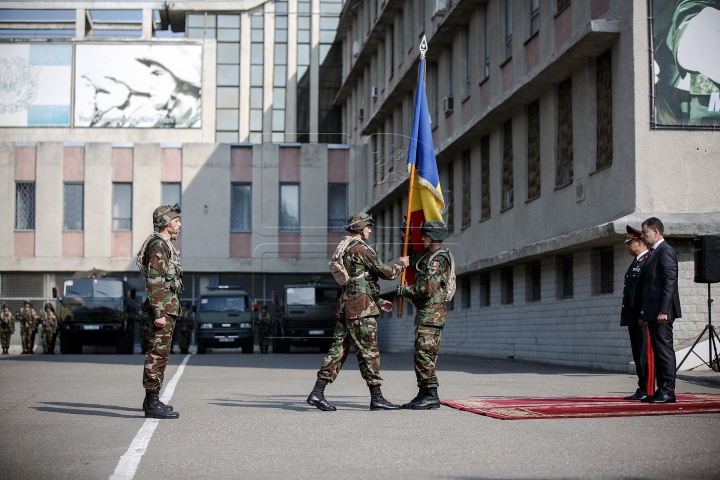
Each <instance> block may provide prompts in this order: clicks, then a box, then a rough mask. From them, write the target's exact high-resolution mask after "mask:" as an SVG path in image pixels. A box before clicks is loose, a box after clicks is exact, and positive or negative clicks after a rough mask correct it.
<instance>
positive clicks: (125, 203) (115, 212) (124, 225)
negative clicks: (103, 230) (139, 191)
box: [112, 183, 132, 231]
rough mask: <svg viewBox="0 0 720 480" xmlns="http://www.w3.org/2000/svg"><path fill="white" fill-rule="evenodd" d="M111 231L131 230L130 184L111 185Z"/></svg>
mask: <svg viewBox="0 0 720 480" xmlns="http://www.w3.org/2000/svg"><path fill="white" fill-rule="evenodd" d="M112 229H113V231H127V230H132V183H113V200H112Z"/></svg>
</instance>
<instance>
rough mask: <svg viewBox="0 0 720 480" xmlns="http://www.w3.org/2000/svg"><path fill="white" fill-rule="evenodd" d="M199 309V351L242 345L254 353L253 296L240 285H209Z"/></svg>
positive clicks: (201, 299) (244, 350)
mask: <svg viewBox="0 0 720 480" xmlns="http://www.w3.org/2000/svg"><path fill="white" fill-rule="evenodd" d="M205 288H206V291H205V292H203V293H202V294H201V295H200V299H199V301H198V303H197V307H196V312H195V322H196V329H195V341H196V343H197V353H199V354H204V353H207V349H208V348H237V347H241V348H242V353H253V348H254V343H255V342H254V337H253V321H252V311H251V309H250V299H249V298H248V294H247V292H245V291H244V290H242V289H241V288H240V287H239V286H234V285H219V286H208V287H205Z"/></svg>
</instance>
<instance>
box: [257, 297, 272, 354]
mask: <svg viewBox="0 0 720 480" xmlns="http://www.w3.org/2000/svg"><path fill="white" fill-rule="evenodd" d="M255 326H256V327H257V328H258V344H259V345H260V353H268V348H269V347H270V337H272V335H273V327H274V326H275V322H274V321H273V319H272V317H271V316H270V314H269V313H268V309H267V307H262V308H261V309H260V313H259V314H258V317H257V318H256V319H255Z"/></svg>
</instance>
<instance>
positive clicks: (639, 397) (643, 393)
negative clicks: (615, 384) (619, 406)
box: [623, 389, 647, 400]
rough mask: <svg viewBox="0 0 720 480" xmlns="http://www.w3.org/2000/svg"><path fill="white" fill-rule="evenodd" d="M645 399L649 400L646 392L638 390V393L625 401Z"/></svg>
mask: <svg viewBox="0 0 720 480" xmlns="http://www.w3.org/2000/svg"><path fill="white" fill-rule="evenodd" d="M644 398H647V395H645V392H643V391H642V390H640V389H638V391H637V392H635V394H634V395H630V396H629V397H625V398H623V400H642V399H644Z"/></svg>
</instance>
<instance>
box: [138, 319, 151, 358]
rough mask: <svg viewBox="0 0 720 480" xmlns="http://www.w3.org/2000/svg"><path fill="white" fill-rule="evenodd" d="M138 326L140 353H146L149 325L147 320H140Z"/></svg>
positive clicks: (148, 340) (148, 341) (148, 343)
mask: <svg viewBox="0 0 720 480" xmlns="http://www.w3.org/2000/svg"><path fill="white" fill-rule="evenodd" d="M139 322H140V324H139V325H138V336H139V337H140V351H141V352H142V353H147V351H148V345H150V327H149V325H150V323H149V321H148V320H144V319H142V318H141V319H140V320H139Z"/></svg>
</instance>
